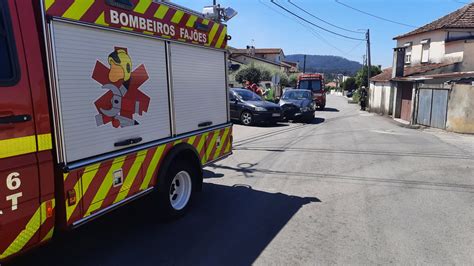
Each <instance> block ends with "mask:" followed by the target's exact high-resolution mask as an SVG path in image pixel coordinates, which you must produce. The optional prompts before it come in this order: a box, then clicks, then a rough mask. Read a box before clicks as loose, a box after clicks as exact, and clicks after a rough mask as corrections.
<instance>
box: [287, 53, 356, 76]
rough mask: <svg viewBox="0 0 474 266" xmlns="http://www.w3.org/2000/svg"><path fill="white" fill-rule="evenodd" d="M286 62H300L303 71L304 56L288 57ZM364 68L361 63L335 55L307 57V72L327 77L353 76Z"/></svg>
mask: <svg viewBox="0 0 474 266" xmlns="http://www.w3.org/2000/svg"><path fill="white" fill-rule="evenodd" d="M285 60H287V61H291V62H298V63H299V66H300V70H301V71H303V61H304V55H303V54H294V55H287V56H286V58H285ZM361 68H362V65H361V64H360V63H359V62H355V61H350V60H348V59H346V58H343V57H340V56H333V55H308V56H307V57H306V72H313V73H324V74H325V75H326V76H333V75H334V74H344V75H348V76H353V75H355V74H356V72H357V71H358V70H359V69H361Z"/></svg>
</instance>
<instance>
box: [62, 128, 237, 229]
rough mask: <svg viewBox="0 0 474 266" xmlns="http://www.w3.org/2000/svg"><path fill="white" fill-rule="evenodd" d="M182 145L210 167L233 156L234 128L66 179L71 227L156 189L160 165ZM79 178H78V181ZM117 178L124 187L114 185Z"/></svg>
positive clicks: (95, 166)
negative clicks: (191, 148) (71, 197)
mask: <svg viewBox="0 0 474 266" xmlns="http://www.w3.org/2000/svg"><path fill="white" fill-rule="evenodd" d="M180 143H188V144H190V145H192V146H194V147H195V148H196V151H197V152H198V154H199V155H200V159H201V163H202V164H207V163H210V162H212V161H215V160H218V159H220V158H222V157H224V156H227V155H229V154H230V153H231V152H232V128H231V127H230V126H229V127H224V128H221V129H216V130H212V131H209V132H205V133H201V134H197V135H194V136H191V137H186V138H183V139H179V140H176V141H173V142H169V143H165V144H162V145H159V146H157V147H153V148H150V149H146V150H142V151H139V152H137V153H133V154H130V155H127V156H121V157H117V158H115V159H113V160H110V161H107V162H102V163H97V164H93V165H90V166H87V167H85V168H81V169H78V170H74V171H72V172H71V173H67V174H65V175H64V184H65V195H64V200H65V204H66V206H67V207H66V209H67V216H66V217H67V224H68V225H69V226H71V225H73V224H74V223H76V222H78V221H80V220H82V219H84V218H87V217H89V216H91V215H94V214H95V213H97V212H99V211H101V210H103V209H105V208H107V207H109V206H111V205H113V204H119V203H120V202H121V201H124V200H126V199H128V198H130V197H132V196H134V195H136V194H137V193H140V192H142V191H145V190H147V189H149V188H152V187H154V186H155V185H156V177H157V174H158V170H159V168H160V164H161V163H162V161H163V160H164V158H165V157H166V155H167V153H168V152H169V151H170V150H171V149H172V148H173V147H174V146H175V145H178V144H180ZM77 177H79V178H77ZM117 177H122V178H123V179H122V184H121V185H118V186H117V185H115V186H114V182H115V181H117ZM71 191H74V192H75V193H74V195H76V202H75V204H72V205H71V204H69V198H68V192H69V194H70V193H71Z"/></svg>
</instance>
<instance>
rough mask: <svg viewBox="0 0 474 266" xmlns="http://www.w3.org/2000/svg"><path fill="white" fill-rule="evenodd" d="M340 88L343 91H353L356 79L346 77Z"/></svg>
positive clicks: (355, 86) (355, 87)
mask: <svg viewBox="0 0 474 266" xmlns="http://www.w3.org/2000/svg"><path fill="white" fill-rule="evenodd" d="M342 88H343V89H344V90H345V91H353V90H355V89H357V85H356V79H355V78H348V79H346V81H344V82H343V84H342Z"/></svg>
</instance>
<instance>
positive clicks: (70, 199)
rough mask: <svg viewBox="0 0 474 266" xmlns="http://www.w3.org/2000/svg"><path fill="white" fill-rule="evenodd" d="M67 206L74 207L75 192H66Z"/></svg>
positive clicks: (72, 190)
mask: <svg viewBox="0 0 474 266" xmlns="http://www.w3.org/2000/svg"><path fill="white" fill-rule="evenodd" d="M67 204H68V205H69V206H74V205H76V191H75V190H74V189H71V190H68V191H67Z"/></svg>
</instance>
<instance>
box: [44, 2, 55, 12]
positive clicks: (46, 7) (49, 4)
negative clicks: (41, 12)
mask: <svg viewBox="0 0 474 266" xmlns="http://www.w3.org/2000/svg"><path fill="white" fill-rule="evenodd" d="M54 2H55V1H54V0H45V3H44V7H45V9H46V10H48V9H49V8H50V7H51V6H52V5H53V4H54Z"/></svg>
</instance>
